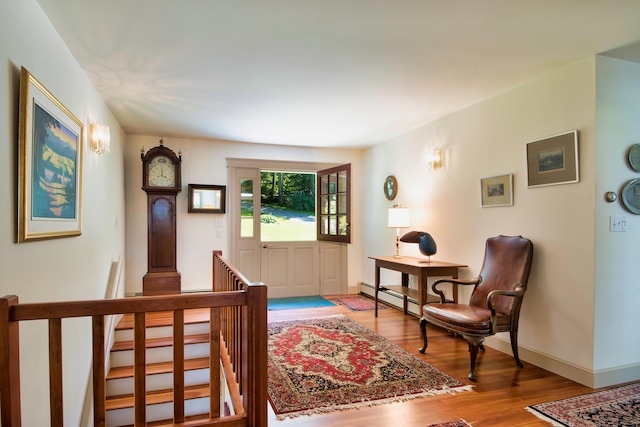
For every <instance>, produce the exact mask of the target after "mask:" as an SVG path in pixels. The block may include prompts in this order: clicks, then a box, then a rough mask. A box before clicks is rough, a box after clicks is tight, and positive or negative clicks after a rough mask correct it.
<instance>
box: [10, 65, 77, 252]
mask: <svg viewBox="0 0 640 427" xmlns="http://www.w3.org/2000/svg"><path fill="white" fill-rule="evenodd" d="M83 135H84V126H83V124H82V122H80V120H78V119H77V118H76V117H75V116H74V115H73V114H72V113H71V112H70V111H69V110H68V109H67V108H66V107H65V106H64V105H62V103H61V102H60V101H58V100H57V99H56V97H55V96H53V94H52V93H51V92H49V91H48V90H47V89H46V88H45V87H44V86H43V85H42V84H41V83H40V82H39V81H38V80H37V79H36V78H35V77H34V76H33V75H32V74H31V73H30V72H29V71H28V70H27V69H26V68H24V67H22V69H21V70H20V114H19V129H18V218H17V219H18V221H17V222H18V224H17V239H16V240H17V241H18V243H23V242H28V241H34V240H43V239H54V238H61V237H72V236H79V235H80V234H81V233H82V148H83V143H84V137H83Z"/></svg>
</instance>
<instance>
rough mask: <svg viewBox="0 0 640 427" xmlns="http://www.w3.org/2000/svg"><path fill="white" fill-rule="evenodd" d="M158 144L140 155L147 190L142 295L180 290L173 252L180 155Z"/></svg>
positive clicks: (174, 247)
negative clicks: (145, 249) (144, 268)
mask: <svg viewBox="0 0 640 427" xmlns="http://www.w3.org/2000/svg"><path fill="white" fill-rule="evenodd" d="M160 142H161V145H159V146H157V147H154V148H152V149H150V150H149V151H148V152H147V153H146V154H144V153H141V158H142V165H143V170H142V189H143V190H144V191H145V192H146V193H147V242H148V243H147V246H148V247H147V274H145V275H144V277H143V279H142V293H143V295H168V294H178V293H180V273H178V270H177V254H176V212H177V209H176V195H177V194H178V192H179V191H180V190H181V188H180V186H181V179H180V172H181V171H180V163H181V160H182V159H181V156H176V155H175V153H174V152H173V151H172V150H170V149H169V148H167V147H164V146H163V145H162V140H161V141H160Z"/></svg>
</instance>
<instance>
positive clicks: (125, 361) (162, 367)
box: [106, 309, 209, 427]
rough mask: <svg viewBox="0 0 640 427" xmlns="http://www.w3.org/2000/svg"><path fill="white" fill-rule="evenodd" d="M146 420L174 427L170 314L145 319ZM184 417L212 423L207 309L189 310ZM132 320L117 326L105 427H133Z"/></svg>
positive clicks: (111, 354) (186, 327) (185, 343)
mask: <svg viewBox="0 0 640 427" xmlns="http://www.w3.org/2000/svg"><path fill="white" fill-rule="evenodd" d="M145 318H146V361H147V364H146V383H147V396H146V403H147V421H149V422H150V423H153V424H152V425H158V426H161V425H163V423H162V420H167V425H173V424H172V422H171V421H170V420H171V417H172V414H173V390H172V384H173V362H172V356H173V343H172V340H173V338H172V324H173V318H172V315H171V312H157V313H149V314H147V315H146V317H145ZM184 323H185V326H184V345H185V346H184V348H185V350H184V352H185V369H184V370H185V373H184V375H185V377H184V378H185V379H184V381H185V416H186V417H188V418H189V419H191V420H193V419H195V420H197V419H199V418H208V412H209V406H208V397H209V333H208V331H209V310H208V309H194V310H185V321H184ZM133 325H134V322H133V315H130V314H126V315H124V316H123V318H122V319H121V321H120V322H119V323H118V325H117V326H116V330H115V338H114V344H113V346H112V348H111V353H110V357H111V368H110V370H109V372H108V374H107V376H106V384H107V385H106V388H107V391H106V395H107V400H106V409H107V426H109V427H117V426H128V425H133V420H134V409H133V408H134V396H133V390H134V382H133V377H134V367H133Z"/></svg>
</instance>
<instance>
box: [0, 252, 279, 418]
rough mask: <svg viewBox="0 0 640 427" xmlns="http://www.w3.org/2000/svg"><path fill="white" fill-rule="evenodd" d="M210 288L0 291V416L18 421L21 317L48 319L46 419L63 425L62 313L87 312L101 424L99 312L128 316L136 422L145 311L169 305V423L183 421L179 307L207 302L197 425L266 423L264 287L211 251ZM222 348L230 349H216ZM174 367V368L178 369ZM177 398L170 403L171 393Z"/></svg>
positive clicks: (141, 409) (140, 411) (141, 398)
mask: <svg viewBox="0 0 640 427" xmlns="http://www.w3.org/2000/svg"><path fill="white" fill-rule="evenodd" d="M213 258H214V263H213V280H212V290H213V292H205V293H197V294H185V295H162V296H143V297H135V298H125V299H108V300H86V301H66V302H50V303H26V304H20V303H19V300H18V297H17V296H14V295H10V296H5V297H3V298H0V415H1V416H0V422H1V425H2V426H4V427H19V426H20V425H21V402H20V356H19V354H20V353H19V351H20V348H19V342H20V337H19V323H20V322H21V321H30V320H48V321H49V341H50V342H49V348H50V351H49V365H50V368H49V383H50V417H51V425H52V426H62V425H63V419H64V417H63V405H62V401H63V393H62V392H63V385H62V379H63V375H62V350H63V348H62V319H65V318H72V317H91V318H92V344H91V347H92V349H91V351H92V369H93V397H94V399H93V400H94V425H95V426H96V427H99V426H104V425H106V405H105V402H106V374H105V366H106V363H105V352H104V346H105V316H107V315H114V314H126V313H132V314H133V315H134V319H135V320H134V360H135V362H134V388H135V393H134V394H135V396H136V397H135V406H134V421H135V424H136V425H138V424H141V425H142V424H144V423H146V414H145V412H146V411H145V406H146V401H145V394H146V393H145V392H146V384H145V376H146V363H145V358H146V353H145V348H146V343H145V330H146V317H145V314H146V313H149V312H158V311H170V312H173V327H174V330H173V337H174V341H173V344H174V345H173V347H174V354H173V360H174V381H173V383H174V397H175V399H174V414H173V418H174V419H173V423H174V425H182V424H183V423H184V418H185V414H184V388H185V387H184V347H183V345H184V344H183V345H182V346H181V345H178V344H179V343H184V310H189V309H196V308H209V313H210V325H211V326H210V333H209V341H210V353H209V354H210V357H209V365H210V366H209V368H210V369H209V371H210V378H209V383H210V384H209V400H210V414H209V416H210V418H209V421H203V422H202V423H200V424H198V425H200V426H213V425H216V426H225V425H227V426H256V427H262V426H266V425H267V368H266V360H267V288H266V286H265V285H264V284H262V283H250V282H248V281H247V280H246V278H245V277H244V276H243V275H242V274H241V273H240V272H238V271H237V270H236V269H235V268H234V267H233V266H232V265H231V264H229V263H228V262H227V261H226V260H224V258H222V253H221V252H219V251H215V252H214V254H213ZM221 349H226V350H227V351H228V357H227V355H224V357H223V354H221V352H220V351H221ZM221 360H222V365H223V366H224V371H225V372H230V373H229V376H230V377H232V378H229V377H227V383H228V384H229V385H230V386H233V385H234V383H235V384H237V387H235V388H238V391H235V388H234V387H232V388H233V389H234V391H233V392H232V394H233V397H232V403H231V404H232V405H233V404H237V403H239V402H241V403H242V407H239V408H235V407H234V410H235V412H236V414H235V415H233V416H227V417H225V416H220V415H219V414H220V410H221V408H220V397H219V396H220V393H221V390H220V378H221V377H220V366H221ZM177 370H179V371H177ZM176 399H177V400H179V401H180V402H181V403H178V404H176V402H175V400H176Z"/></svg>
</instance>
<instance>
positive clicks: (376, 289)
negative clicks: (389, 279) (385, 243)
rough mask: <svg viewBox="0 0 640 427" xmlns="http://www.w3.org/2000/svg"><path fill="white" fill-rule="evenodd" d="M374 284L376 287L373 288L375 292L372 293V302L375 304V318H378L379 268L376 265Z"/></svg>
mask: <svg viewBox="0 0 640 427" xmlns="http://www.w3.org/2000/svg"><path fill="white" fill-rule="evenodd" d="M375 283H376V286H375V290H374V292H373V296H374V301H375V304H376V308H375V310H376V312H375V313H376V316H375V317H378V291H379V290H380V267H379V266H378V265H376V279H375Z"/></svg>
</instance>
